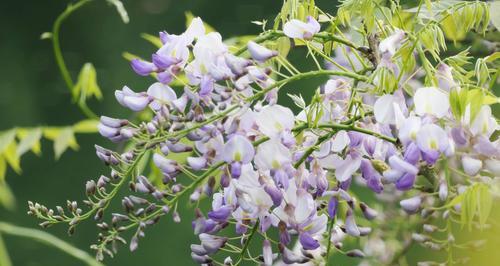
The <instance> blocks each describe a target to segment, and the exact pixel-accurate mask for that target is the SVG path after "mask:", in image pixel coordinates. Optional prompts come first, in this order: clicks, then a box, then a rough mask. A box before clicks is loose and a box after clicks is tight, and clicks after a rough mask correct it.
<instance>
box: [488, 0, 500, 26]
mask: <svg viewBox="0 0 500 266" xmlns="http://www.w3.org/2000/svg"><path fill="white" fill-rule="evenodd" d="M490 13H491V14H497V15H493V16H491V24H493V26H495V28H497V30H498V31H500V16H498V14H500V1H498V0H497V1H493V2H491V3H490Z"/></svg>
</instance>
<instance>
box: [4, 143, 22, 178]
mask: <svg viewBox="0 0 500 266" xmlns="http://www.w3.org/2000/svg"><path fill="white" fill-rule="evenodd" d="M3 156H4V158H5V160H6V161H7V163H9V165H10V167H12V169H14V171H15V172H16V173H17V174H21V172H22V170H21V162H20V159H19V155H17V144H16V142H15V141H12V142H11V143H10V144H9V146H7V149H5V151H4V152H3Z"/></svg>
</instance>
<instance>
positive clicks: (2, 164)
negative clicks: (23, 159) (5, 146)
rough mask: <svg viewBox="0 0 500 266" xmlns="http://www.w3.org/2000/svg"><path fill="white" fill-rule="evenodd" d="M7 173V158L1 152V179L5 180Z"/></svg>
mask: <svg viewBox="0 0 500 266" xmlns="http://www.w3.org/2000/svg"><path fill="white" fill-rule="evenodd" d="M6 173H7V162H5V158H4V157H3V156H2V155H1V154H0V181H1V182H3V181H4V180H5V174H6Z"/></svg>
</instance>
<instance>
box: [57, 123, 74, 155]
mask: <svg viewBox="0 0 500 266" xmlns="http://www.w3.org/2000/svg"><path fill="white" fill-rule="evenodd" d="M68 147H70V148H71V149H73V150H78V148H79V146H78V143H77V142H76V139H75V134H74V133H73V129H72V128H64V129H62V130H61V131H60V132H59V135H57V137H56V138H55V140H54V153H55V156H56V160H58V159H59V158H60V157H61V155H62V154H63V153H64V151H66V150H67V149H68Z"/></svg>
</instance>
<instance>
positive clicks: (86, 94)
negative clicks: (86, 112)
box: [73, 63, 102, 100]
mask: <svg viewBox="0 0 500 266" xmlns="http://www.w3.org/2000/svg"><path fill="white" fill-rule="evenodd" d="M92 96H94V97H96V98H97V99H99V100H100V99H102V92H101V89H100V88H99V85H98V84H97V73H96V71H95V68H94V65H92V63H85V64H84V65H83V67H82V70H81V71H80V74H79V75H78V81H77V83H76V85H75V87H74V88H73V99H75V100H78V97H80V100H85V99H88V98H91V97H92Z"/></svg>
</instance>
